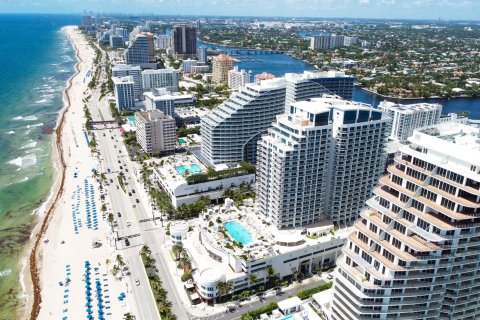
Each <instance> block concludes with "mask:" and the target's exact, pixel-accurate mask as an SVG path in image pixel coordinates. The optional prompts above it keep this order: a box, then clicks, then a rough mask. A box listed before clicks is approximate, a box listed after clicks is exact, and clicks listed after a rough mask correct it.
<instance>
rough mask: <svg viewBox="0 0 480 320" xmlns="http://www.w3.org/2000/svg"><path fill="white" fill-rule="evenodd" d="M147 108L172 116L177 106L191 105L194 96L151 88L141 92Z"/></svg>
mask: <svg viewBox="0 0 480 320" xmlns="http://www.w3.org/2000/svg"><path fill="white" fill-rule="evenodd" d="M143 95H144V97H145V108H146V109H147V110H155V109H156V110H160V111H162V112H163V113H164V114H165V115H168V116H172V117H173V116H174V114H175V108H177V107H192V106H194V105H195V98H194V97H193V96H192V95H191V94H181V93H178V92H169V91H168V90H166V89H165V88H159V89H152V90H151V91H148V92H145V93H143Z"/></svg>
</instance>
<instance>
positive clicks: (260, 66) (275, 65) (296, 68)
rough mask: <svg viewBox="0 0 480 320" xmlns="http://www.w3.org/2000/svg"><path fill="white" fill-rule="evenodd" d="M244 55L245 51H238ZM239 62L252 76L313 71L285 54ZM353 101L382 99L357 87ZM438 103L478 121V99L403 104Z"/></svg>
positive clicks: (250, 56) (373, 102) (249, 57)
mask: <svg viewBox="0 0 480 320" xmlns="http://www.w3.org/2000/svg"><path fill="white" fill-rule="evenodd" d="M200 46H206V47H208V48H212V47H213V48H216V49H220V50H226V51H227V50H236V49H241V48H237V47H227V46H218V45H211V44H208V43H205V42H202V41H198V40H197V47H200ZM240 52H241V53H244V52H245V50H240ZM234 57H235V58H236V59H238V60H239V62H238V63H237V65H238V67H239V69H245V70H246V71H247V72H249V71H251V73H252V75H256V74H258V73H262V72H264V71H265V72H268V73H271V74H273V75H275V76H277V77H280V76H283V75H284V74H285V73H288V72H303V71H304V70H313V69H314V67H313V66H312V65H311V64H309V63H306V62H304V61H302V60H298V59H295V58H293V57H291V56H289V55H286V54H240V55H235V56H234ZM353 100H354V101H359V102H363V103H368V104H371V105H373V106H375V107H376V106H378V104H379V103H380V101H382V100H383V98H381V97H379V96H377V95H375V94H372V93H370V92H367V91H365V90H363V89H361V88H359V87H355V90H354V93H353ZM416 102H428V103H440V104H441V105H443V113H444V114H447V113H451V112H463V111H468V112H469V117H470V118H471V119H480V98H479V97H477V98H455V99H419V100H404V101H403V103H405V104H409V103H416Z"/></svg>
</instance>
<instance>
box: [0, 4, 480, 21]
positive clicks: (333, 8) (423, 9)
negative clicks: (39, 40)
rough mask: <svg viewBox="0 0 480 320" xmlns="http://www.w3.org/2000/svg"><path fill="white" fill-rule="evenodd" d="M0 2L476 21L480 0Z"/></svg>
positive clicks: (33, 8)
mask: <svg viewBox="0 0 480 320" xmlns="http://www.w3.org/2000/svg"><path fill="white" fill-rule="evenodd" d="M260 1H261V2H260V3H261V5H259V1H258V0H102V1H98V0H33V1H27V0H16V1H12V0H0V12H2V13H82V12H84V11H85V10H86V11H94V12H107V13H124V14H157V15H177V14H179V15H200V16H202V15H224V16H280V17H281V16H284V17H324V18H338V17H344V18H376V19H435V20H436V19H438V18H441V19H444V20H479V19H480V17H479V12H480V1H479V0H260Z"/></svg>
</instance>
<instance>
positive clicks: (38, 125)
mask: <svg viewBox="0 0 480 320" xmlns="http://www.w3.org/2000/svg"><path fill="white" fill-rule="evenodd" d="M41 126H43V122H40V123H36V124H29V125H28V126H27V127H26V128H27V129H30V128H35V127H41Z"/></svg>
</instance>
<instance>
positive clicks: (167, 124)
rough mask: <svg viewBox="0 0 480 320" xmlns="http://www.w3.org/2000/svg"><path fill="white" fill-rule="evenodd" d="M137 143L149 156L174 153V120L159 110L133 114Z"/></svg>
mask: <svg viewBox="0 0 480 320" xmlns="http://www.w3.org/2000/svg"><path fill="white" fill-rule="evenodd" d="M135 127H136V128H137V131H136V134H137V141H138V143H139V144H140V146H141V147H142V149H143V150H144V151H145V152H146V153H147V154H149V155H152V154H154V153H170V152H173V151H175V142H176V127H175V120H174V119H173V118H172V117H171V116H166V115H164V114H163V112H161V111H159V110H149V111H140V112H135Z"/></svg>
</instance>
